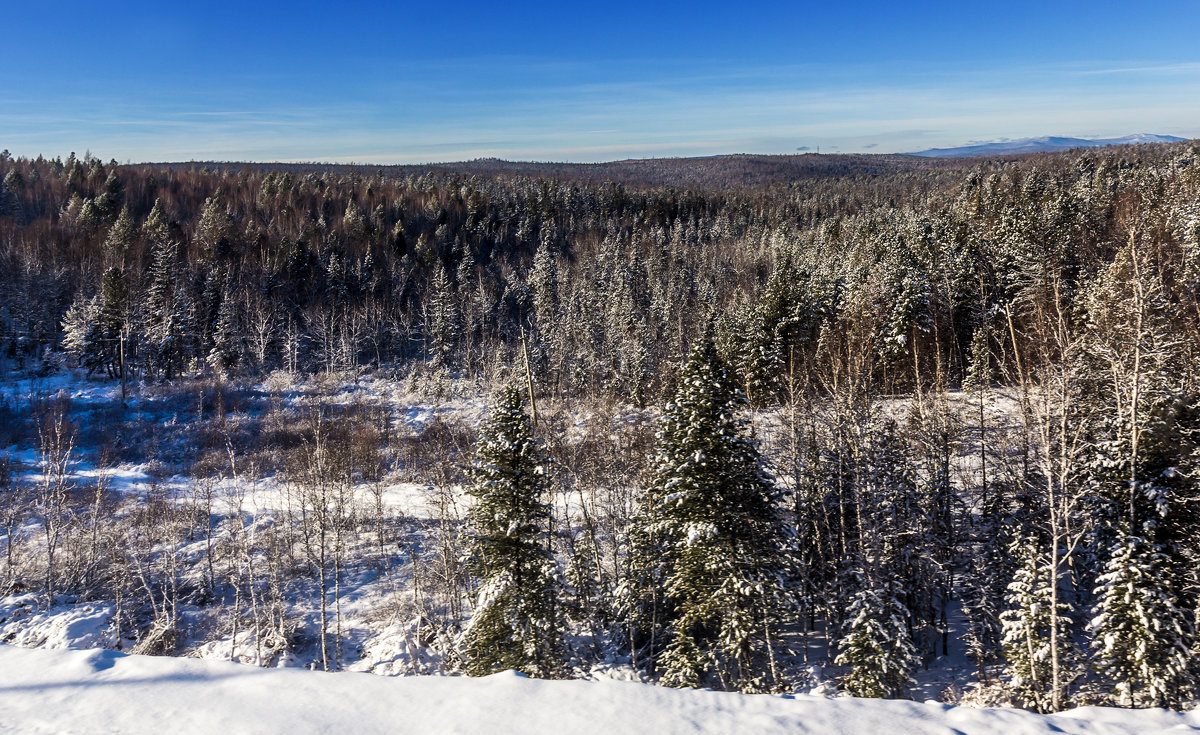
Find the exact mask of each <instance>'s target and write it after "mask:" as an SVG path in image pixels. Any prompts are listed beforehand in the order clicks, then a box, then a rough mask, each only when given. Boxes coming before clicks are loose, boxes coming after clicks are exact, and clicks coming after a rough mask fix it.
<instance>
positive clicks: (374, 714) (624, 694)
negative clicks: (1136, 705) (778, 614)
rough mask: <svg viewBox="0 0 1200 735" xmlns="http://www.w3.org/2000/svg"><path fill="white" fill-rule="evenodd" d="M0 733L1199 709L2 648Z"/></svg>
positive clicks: (1090, 718) (1063, 720) (526, 726)
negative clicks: (331, 668)
mask: <svg viewBox="0 0 1200 735" xmlns="http://www.w3.org/2000/svg"><path fill="white" fill-rule="evenodd" d="M0 732H11V733H18V732H19V733H29V734H30V735H44V734H49V733H56V734H60V735H73V734H76V733H78V734H83V733H88V734H89V735H98V734H100V733H122V734H123V735H138V734H139V733H147V734H149V733H153V734H154V735H159V734H161V733H172V734H173V735H190V734H192V733H196V734H201V733H202V734H204V735H209V734H211V733H223V734H224V735H233V734H235V733H288V734H289V735H291V734H295V735H299V734H301V733H355V734H356V735H370V734H371V733H414V734H416V733H420V734H421V735H428V734H431V733H464V734H466V733H547V735H550V734H553V735H573V734H575V733H597V734H600V733H603V734H604V735H609V734H615V733H630V734H637V733H647V734H650V733H653V734H654V735H670V734H672V733H696V734H699V735H705V734H708V733H712V734H713V735H734V734H739V733H746V734H747V735H752V734H761V735H770V734H771V733H793V734H803V733H813V734H814V735H815V734H817V733H820V734H821V735H839V734H845V735H851V734H858V733H862V734H866V735H885V734H890V733H897V734H900V733H903V734H905V735H926V734H928V735H952V734H958V735H1035V734H1037V733H1068V734H1069V735H1124V734H1126V733H1128V734H1129V735H1134V734H1135V733H1136V734H1137V735H1151V734H1152V733H1172V734H1175V733H1189V732H1200V713H1197V712H1191V713H1186V714H1180V713H1177V712H1168V711H1166V710H1122V709H1114V708H1103V707H1086V708H1080V709H1077V710H1072V711H1069V712H1064V713H1060V714H1058V715H1052V716H1043V715H1036V714H1032V713H1030V712H1025V711H1022V710H1010V709H970V708H966V707H951V706H948V705H943V704H938V703H934V702H927V703H918V702H908V701H897V700H871V699H853V698H841V699H825V698H820V697H810V696H805V695H800V696H797V697H795V698H790V697H780V696H772V695H745V694H733V693H727V692H709V691H698V690H677V689H666V688H663V687H656V686H650V685H646V684H637V683H632V682H620V681H540V680H535V679H527V678H524V677H521V676H518V675H516V674H513V673H512V672H506V673H502V674H496V675H494V676H489V677H484V678H480V679H467V678H463V677H428V676H410V677H396V678H392V677H378V676H366V675H360V674H353V673H339V674H326V673H323V672H310V671H303V670H296V669H260V668H257V667H252V666H241V665H238V664H231V663H227V662H219V661H200V660H195V659H180V658H159V657H148V656H131V655H124V654H120V653H116V652H114V651H106V650H88V651H73V650H46V649H24V648H16V647H13V646H6V645H0Z"/></svg>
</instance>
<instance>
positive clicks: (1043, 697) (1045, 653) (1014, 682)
mask: <svg viewBox="0 0 1200 735" xmlns="http://www.w3.org/2000/svg"><path fill="white" fill-rule="evenodd" d="M1012 554H1013V556H1015V557H1017V559H1018V562H1019V565H1018V567H1017V570H1016V573H1015V574H1014V575H1013V579H1012V581H1011V582H1009V584H1008V594H1007V596H1006V602H1007V608H1006V609H1005V610H1004V612H1002V613H1000V623H1001V625H1002V631H1001V640H1002V644H1003V646H1004V656H1005V658H1006V659H1007V661H1008V668H1007V674H1008V679H1009V682H1010V684H1011V687H1012V693H1013V696H1014V698H1015V699H1016V701H1017V704H1019V705H1020V706H1022V707H1028V708H1030V709H1033V710H1034V711H1036V712H1050V711H1051V710H1053V708H1054V707H1053V701H1054V696H1053V694H1054V693H1053V683H1052V682H1053V677H1052V672H1051V643H1050V626H1052V625H1057V626H1059V634H1058V640H1060V641H1064V640H1066V633H1065V628H1066V624H1067V623H1068V622H1069V620H1068V618H1067V617H1066V616H1065V615H1063V614H1062V612H1063V607H1064V606H1063V605H1061V604H1060V605H1059V609H1058V610H1054V605H1053V604H1052V600H1053V596H1052V594H1051V590H1050V585H1051V584H1052V582H1051V580H1052V579H1053V575H1052V573H1051V570H1050V567H1049V564H1048V563H1047V562H1046V560H1045V558H1044V556H1043V554H1042V553H1041V552H1040V551H1039V549H1038V543H1037V540H1036V539H1035V538H1033V537H1026V538H1022V539H1017V540H1016V541H1015V542H1014V543H1013V549H1012Z"/></svg>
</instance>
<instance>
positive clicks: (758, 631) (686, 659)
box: [625, 332, 788, 691]
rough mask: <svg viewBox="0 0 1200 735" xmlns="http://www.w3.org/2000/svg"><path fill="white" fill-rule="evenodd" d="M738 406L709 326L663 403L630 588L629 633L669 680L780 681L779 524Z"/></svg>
mask: <svg viewBox="0 0 1200 735" xmlns="http://www.w3.org/2000/svg"><path fill="white" fill-rule="evenodd" d="M744 405H745V398H744V397H743V395H742V393H741V392H740V391H739V390H738V389H737V386H736V384H735V382H734V379H733V378H732V376H731V375H730V374H729V370H728V369H727V367H726V365H725V363H724V362H723V361H722V360H721V359H720V357H719V356H718V355H717V351H716V348H715V346H714V345H713V341H712V338H711V335H710V334H709V333H708V332H706V333H705V335H704V336H703V337H702V338H701V339H700V340H699V342H698V343H697V344H696V346H695V347H694V348H693V350H692V353H691V357H690V358H689V360H688V363H687V366H686V367H685V368H684V371H683V375H682V378H681V380H680V384H679V389H678V391H677V393H676V396H675V400H674V402H672V403H671V404H669V405H668V406H667V407H666V410H665V411H664V415H663V420H662V428H661V430H660V432H659V435H658V453H657V458H656V460H655V469H654V475H653V478H652V480H651V483H650V486H649V487H648V488H647V491H646V494H645V497H644V498H643V500H642V503H641V506H640V509H639V515H638V517H637V518H636V519H635V521H634V528H633V532H632V533H633V539H632V544H633V549H632V552H631V554H632V558H631V567H632V576H631V580H630V583H629V585H628V587H627V589H626V591H625V606H626V613H627V615H628V616H629V618H630V622H631V623H632V628H633V632H632V635H633V641H632V643H633V645H634V647H635V648H639V647H641V648H643V649H644V650H645V651H646V652H648V653H649V655H650V658H651V661H650V663H651V664H652V665H653V667H654V668H655V669H656V670H657V672H658V673H659V674H660V675H661V679H662V682H663V683H664V684H666V685H668V686H677V687H679V686H690V687H699V686H711V687H714V688H720V689H733V690H740V691H767V690H773V689H778V688H780V687H781V686H782V684H783V677H782V676H781V674H780V672H779V671H778V664H777V654H778V650H777V649H778V646H779V641H778V636H779V628H780V623H781V620H782V618H783V616H784V615H785V613H786V611H787V607H788V605H787V602H786V595H785V590H784V589H783V582H782V579H783V578H784V576H785V573H786V563H785V557H784V544H785V542H786V534H785V529H784V525H783V523H782V520H781V518H780V515H779V513H778V510H777V508H776V492H775V489H774V486H773V484H772V482H771V480H770V478H769V477H768V476H767V475H766V473H765V472H764V470H763V468H762V462H761V459H760V457H759V453H758V449H757V447H756V445H755V443H754V441H753V440H752V439H751V438H750V437H749V436H748V431H747V427H746V423H745V421H744V419H742V418H740V417H739V415H738V414H739V411H740V410H741V409H742V408H743V406H744Z"/></svg>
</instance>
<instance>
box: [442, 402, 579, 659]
mask: <svg viewBox="0 0 1200 735" xmlns="http://www.w3.org/2000/svg"><path fill="white" fill-rule="evenodd" d="M470 476H471V486H470V488H469V490H468V492H469V493H470V494H471V496H472V497H473V498H474V499H475V504H474V506H473V507H472V508H471V511H470V535H469V541H468V544H469V549H468V567H469V570H470V572H471V573H472V574H473V575H474V576H475V577H476V578H477V579H478V580H479V591H478V597H477V600H476V603H475V610H474V615H473V616H472V618H471V621H470V624H469V625H468V626H467V629H466V630H465V631H464V633H463V639H462V654H463V658H464V659H465V661H466V667H465V668H466V672H467V673H468V674H469V675H471V676H485V675H487V674H492V673H495V672H497V671H503V670H505V669H516V670H517V671H521V672H524V673H526V674H529V675H531V676H541V677H548V676H553V675H555V674H556V673H558V671H559V670H560V668H561V666H562V636H563V630H562V624H561V620H560V615H559V611H558V609H557V604H556V596H557V594H558V590H559V583H558V573H557V568H556V566H555V562H554V559H553V557H552V556H551V555H550V552H549V551H548V549H547V535H548V533H549V529H548V528H547V526H548V522H549V516H550V508H549V506H548V505H547V504H546V502H545V496H546V494H547V493H548V491H549V488H548V480H547V476H546V460H545V458H544V457H543V456H542V454H541V451H540V449H539V448H538V445H537V442H536V441H535V440H534V437H533V432H532V429H531V427H530V424H529V419H528V417H526V415H525V412H524V410H523V409H522V406H521V394H520V392H519V391H517V389H515V388H506V389H504V390H502V391H501V392H500V393H499V394H498V395H497V397H496V400H495V402H494V403H493V405H492V408H491V411H490V413H489V415H488V420H487V423H486V424H485V425H484V427H483V429H482V431H481V434H480V439H479V444H478V446H477V447H476V451H475V461H474V463H473V465H472V466H471V469H470Z"/></svg>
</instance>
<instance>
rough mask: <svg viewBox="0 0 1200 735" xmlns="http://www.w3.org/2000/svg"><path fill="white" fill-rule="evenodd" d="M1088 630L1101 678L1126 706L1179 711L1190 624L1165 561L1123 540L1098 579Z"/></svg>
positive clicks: (1132, 539)
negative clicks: (1091, 632)
mask: <svg viewBox="0 0 1200 735" xmlns="http://www.w3.org/2000/svg"><path fill="white" fill-rule="evenodd" d="M1099 583H1100V586H1099V587H1098V588H1097V589H1096V596H1097V598H1098V601H1097V604H1096V617H1095V618H1094V619H1093V620H1092V622H1091V624H1090V625H1089V626H1088V627H1089V628H1090V629H1091V630H1092V631H1093V633H1094V636H1095V637H1094V639H1093V646H1094V647H1095V651H1096V658H1097V661H1098V663H1099V665H1100V670H1101V672H1102V673H1103V675H1104V676H1105V677H1106V678H1107V679H1108V680H1109V681H1110V682H1112V684H1113V687H1114V688H1115V690H1116V691H1115V696H1114V697H1113V698H1114V700H1115V701H1116V703H1117V704H1118V705H1120V706H1122V707H1176V708H1177V707H1179V706H1180V705H1181V704H1182V702H1183V701H1185V700H1186V699H1187V697H1188V694H1189V691H1188V666H1189V658H1190V657H1189V653H1188V646H1189V640H1188V639H1189V633H1190V631H1189V630H1188V620H1187V618H1186V616H1185V615H1184V613H1183V611H1181V610H1180V609H1179V608H1178V607H1176V604H1175V598H1174V594H1173V592H1172V586H1173V585H1172V579H1171V574H1170V573H1169V567H1168V565H1167V559H1166V556H1165V555H1164V554H1162V552H1160V551H1159V550H1157V549H1156V548H1154V547H1153V546H1151V545H1150V544H1149V543H1147V542H1146V541H1145V540H1144V539H1141V538H1138V537H1137V536H1133V535H1124V534H1123V535H1122V537H1121V538H1120V539H1119V540H1118V542H1117V544H1116V546H1115V548H1114V549H1113V553H1112V558H1111V559H1110V560H1109V562H1108V565H1107V567H1106V569H1105V573H1104V574H1103V575H1101V576H1100V578H1099Z"/></svg>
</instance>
